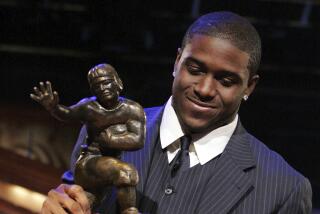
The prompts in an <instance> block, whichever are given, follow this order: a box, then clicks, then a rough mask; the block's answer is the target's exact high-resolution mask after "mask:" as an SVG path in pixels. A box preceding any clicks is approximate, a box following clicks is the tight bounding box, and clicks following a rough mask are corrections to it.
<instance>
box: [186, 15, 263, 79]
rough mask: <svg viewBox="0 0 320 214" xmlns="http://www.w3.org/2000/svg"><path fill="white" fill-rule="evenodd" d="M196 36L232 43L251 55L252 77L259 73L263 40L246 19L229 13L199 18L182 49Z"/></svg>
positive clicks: (190, 30) (187, 34) (249, 65)
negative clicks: (205, 36)
mask: <svg viewBox="0 0 320 214" xmlns="http://www.w3.org/2000/svg"><path fill="white" fill-rule="evenodd" d="M196 34H198V35H199V34H200V35H207V36H211V37H216V38H220V39H225V40H228V41H230V42H231V43H232V44H233V45H234V46H236V47H237V48H239V49H240V50H242V51H244V52H246V53H247V54H249V57H250V58H249V63H248V70H249V72H250V76H253V75H254V74H256V73H257V70H258V68H259V65H260V59H261V39H260V36H259V34H258V32H257V30H256V29H255V28H254V26H253V25H252V24H251V23H250V22H249V21H248V20H247V19H245V18H243V17H241V16H239V15H237V14H235V13H232V12H228V11H221V12H213V13H208V14H205V15H203V16H201V17H199V18H198V19H197V20H196V21H195V22H193V23H192V24H191V26H190V27H189V29H188V30H187V32H186V34H185V35H184V37H183V41H182V49H183V48H184V47H185V46H186V45H187V44H188V43H189V42H190V40H191V39H192V37H193V36H194V35H196Z"/></svg>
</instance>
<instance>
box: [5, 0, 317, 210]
mask: <svg viewBox="0 0 320 214" xmlns="http://www.w3.org/2000/svg"><path fill="white" fill-rule="evenodd" d="M218 10H231V11H233V12H236V13H238V14H240V15H243V16H245V17H247V18H248V19H249V20H250V21H251V22H252V23H253V24H254V26H255V27H256V28H257V30H258V31H259V33H260V35H261V38H262V44H263V56H262V63H261V66H260V75H261V80H260V82H259V85H258V87H257V89H256V91H255V93H254V95H253V96H251V97H250V99H249V101H248V102H247V103H245V104H244V105H243V106H242V109H241V113H240V116H241V120H242V123H243V124H244V125H245V127H246V128H247V129H248V130H249V131H250V132H251V133H253V134H254V135H255V136H257V137H258V138H259V139H261V140H262V141H264V142H265V143H266V144H267V145H268V146H269V147H271V148H272V149H274V150H276V151H277V152H279V153H281V154H282V155H283V157H284V158H285V159H286V160H287V161H288V162H289V163H290V164H291V165H292V166H293V167H294V168H296V169H297V170H299V171H300V172H302V173H303V174H304V175H305V176H306V177H308V178H309V179H310V181H311V183H312V186H313V190H314V205H315V207H320V170H319V166H318V164H319V161H320V156H319V155H318V149H320V146H319V144H318V143H319V142H320V141H319V139H320V137H319V134H318V129H319V128H318V124H319V115H320V114H319V113H320V111H319V109H320V95H319V89H320V84H318V82H319V80H320V60H319V57H320V41H319V38H320V2H319V1H316V0H315V1H311V0H310V1H303V0H255V1H252V0H241V1H240V0H237V1H235V0H202V1H201V0H179V1H178V0H175V1H174V0H161V1H160V0H158V1H155V0H131V1H128V0H113V1H111V0H104V1H102V0H100V1H99V0H28V1H25V0H0V23H1V33H0V58H1V60H0V72H1V76H0V92H1V100H0V106H1V108H0V110H1V113H0V116H1V118H0V128H1V124H2V127H7V129H6V128H3V129H2V130H12V129H14V128H10V127H13V126H14V124H21V123H22V122H23V124H25V125H24V126H22V127H21V128H20V130H19V131H21V129H26V128H27V129H28V130H29V131H28V133H29V134H28V136H27V137H25V138H21V139H20V140H19V142H20V143H22V144H25V146H24V147H23V148H24V149H25V150H27V153H26V152H20V154H21V153H22V154H23V155H24V156H26V157H31V158H32V159H34V160H35V161H37V160H40V162H41V160H43V159H44V158H43V157H42V156H41V155H38V156H37V155H32V154H31V153H32V152H34V151H35V149H32V146H33V145H35V144H34V143H33V141H34V140H33V139H35V138H37V137H36V136H37V135H38V134H39V133H40V131H32V132H30V130H31V128H30V125H28V124H29V123H28V121H30V122H31V123H32V124H36V122H35V121H42V123H41V124H51V126H53V127H54V130H55V131H54V132H53V133H51V135H50V136H51V137H47V138H45V139H47V141H48V142H50V140H51V141H52V136H56V135H57V133H61V132H63V130H64V131H65V130H69V129H65V127H66V126H65V125H62V123H60V122H56V121H55V120H54V119H52V118H50V116H48V114H47V113H46V112H44V110H43V109H41V108H40V107H39V106H38V105H37V104H35V103H34V102H33V101H31V99H30V98H29V93H30V92H31V90H32V88H33V86H34V85H36V84H38V82H39V81H41V80H50V81H51V82H52V83H53V86H54V88H55V89H56V90H57V91H58V92H59V94H60V100H61V103H63V104H66V105H71V104H73V103H75V102H77V101H78V100H79V99H81V98H82V97H86V96H89V95H90V91H89V88H88V84H87V81H86V73H87V71H88V70H89V69H90V68H91V67H92V66H94V65H96V64H98V63H103V62H107V63H110V64H112V65H113V66H114V67H115V68H116V69H117V70H118V73H119V75H120V77H121V78H122V79H123V82H124V84H125V90H124V92H123V94H122V95H123V96H125V97H128V98H130V99H134V100H136V101H138V102H140V103H141V104H142V105H143V106H144V107H148V106H154V105H161V104H163V103H164V102H165V101H166V100H167V99H168V97H169V95H170V90H171V82H172V67H173V63H174V59H175V54H176V51H177V48H178V47H179V46H180V42H181V38H182V36H183V34H184V32H185V30H186V29H187V27H188V26H189V24H190V23H191V22H192V21H193V20H194V19H195V18H197V17H198V16H200V15H201V14H204V13H207V12H211V11H218ZM43 118H45V119H43ZM43 121H44V122H43ZM8 123H10V125H9V126H8V125H7V124H8ZM52 124H53V125H52ZM51 126H50V127H49V128H48V129H52V128H51ZM8 127H9V128H8ZM59 127H60V128H59ZM61 127H63V128H62V130H61ZM67 127H68V128H70V126H69V125H68V126H67ZM72 127H75V128H71V129H72V130H75V131H74V132H72V137H70V139H68V142H63V144H64V145H66V144H67V145H68V146H67V148H68V149H65V150H66V153H67V154H66V155H65V157H64V159H63V158H62V159H63V160H61V164H54V163H53V161H50V160H49V161H48V160H47V161H42V162H45V164H47V165H48V166H51V165H53V166H54V167H56V168H59V169H62V170H63V169H65V168H67V164H68V163H67V160H66V159H67V158H66V157H67V156H68V155H69V152H70V151H71V148H72V144H73V143H74V140H75V138H76V133H77V131H78V128H79V127H78V126H77V125H74V126H72ZM30 133H32V134H30ZM1 134H2V135H3V136H4V135H5V134H6V132H5V131H2V133H1V129H0V146H1V140H2V141H5V140H6V141H8V140H7V139H10V138H13V137H15V136H14V135H15V134H14V133H13V134H12V135H13V137H12V136H7V138H6V139H4V138H3V137H2V138H1ZM30 135H31V137H30ZM23 139H26V140H23ZM63 139H65V138H63ZM62 141H63V140H62ZM64 141H66V140H64ZM41 142H42V143H43V144H46V143H47V142H46V140H41ZM2 143H3V144H5V145H6V144H10V142H9V143H8V142H2ZM4 148H8V146H4ZM10 151H13V152H15V149H14V148H11V150H10ZM55 151H56V152H57V151H59V149H56V150H55ZM47 153H48V154H49V153H50V152H47ZM57 153H59V152H57ZM26 154H27V155H26ZM48 154H47V155H48ZM41 157H42V158H41ZM0 158H1V157H0ZM52 159H54V158H52ZM4 177H5V176H4Z"/></svg>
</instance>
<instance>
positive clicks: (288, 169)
mask: <svg viewBox="0 0 320 214" xmlns="http://www.w3.org/2000/svg"><path fill="white" fill-rule="evenodd" d="M249 136H250V144H251V146H252V150H253V154H254V159H255V160H256V164H257V170H258V172H260V173H262V174H265V175H267V176H269V177H271V178H274V179H284V180H286V181H287V182H288V183H287V184H290V183H291V184H292V185H296V184H297V183H300V182H302V181H305V180H307V179H306V178H305V177H304V176H303V175H302V174H301V173H300V172H298V171H297V170H296V169H294V168H293V167H292V166H291V165H290V164H289V163H288V162H287V161H286V160H285V159H284V158H283V157H282V156H281V155H280V154H279V153H277V152H275V151H273V150H271V149H270V148H269V147H267V146H266V145H265V144H264V143H262V142H261V141H260V140H258V139H257V138H255V137H254V136H252V135H250V134H249Z"/></svg>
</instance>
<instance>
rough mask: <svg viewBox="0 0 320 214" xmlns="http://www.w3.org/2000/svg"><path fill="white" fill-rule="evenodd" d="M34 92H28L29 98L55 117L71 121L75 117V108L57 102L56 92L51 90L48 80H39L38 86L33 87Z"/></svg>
mask: <svg viewBox="0 0 320 214" xmlns="http://www.w3.org/2000/svg"><path fill="white" fill-rule="evenodd" d="M33 91H34V93H32V94H30V97H31V99H33V100H34V101H36V102H38V103H39V104H41V105H42V106H43V107H44V108H45V109H46V110H47V111H49V112H50V113H51V114H52V115H53V116H54V117H55V118H57V119H58V120H62V121H73V120H75V119H76V118H77V114H75V111H76V108H71V107H67V106H64V105H61V104H59V95H58V92H56V91H53V90H52V86H51V83H50V82H49V81H46V82H45V83H44V82H40V83H39V87H36V86H35V87H34V88H33Z"/></svg>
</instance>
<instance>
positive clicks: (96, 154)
mask: <svg viewBox="0 0 320 214" xmlns="http://www.w3.org/2000/svg"><path fill="white" fill-rule="evenodd" d="M88 81H89V85H90V89H91V91H92V93H93V94H94V95H95V97H89V98H85V99H82V100H81V101H80V102H78V103H77V104H75V105H73V106H70V107H67V106H63V105H61V104H59V96H58V93H57V92H56V91H53V90H52V87H51V83H50V82H49V81H47V82H45V83H43V82H40V87H39V88H38V87H34V88H33V89H34V94H30V97H31V98H32V99H33V100H35V101H37V102H38V103H40V104H41V105H42V106H43V107H44V108H45V109H46V110H47V111H49V112H50V113H51V114H52V115H53V116H54V117H55V118H57V119H59V120H62V121H81V122H82V123H83V124H85V126H86V128H87V131H88V137H87V142H86V144H87V145H88V147H83V149H82V152H81V155H80V157H79V159H78V161H77V163H76V167H75V172H74V177H75V183H76V184H79V185H80V186H82V187H83V188H84V189H85V190H86V191H87V192H88V194H87V195H88V197H89V200H90V201H91V204H98V203H99V202H100V200H101V199H102V198H101V196H102V195H103V192H104V188H105V187H110V186H115V187H116V188H117V199H118V203H119V205H120V210H121V213H123V214H125V213H138V210H137V208H136V206H135V205H136V191H135V186H136V184H137V183H138V180H139V178H138V172H137V170H136V169H135V167H134V166H132V165H130V164H128V163H125V162H123V161H121V160H119V158H120V154H121V151H131V150H137V149H140V148H142V147H143V145H144V139H145V130H146V127H145V123H146V117H145V113H144V110H143V108H142V107H141V106H140V105H139V104H138V103H136V102H134V101H131V100H128V99H125V98H121V97H119V93H120V92H121V90H122V89H123V84H122V81H121V79H120V78H119V76H118V74H117V72H116V70H115V69H114V68H113V67H112V66H111V65H108V64H100V65H97V66H95V67H93V68H92V69H91V70H90V71H89V72H88ZM92 206H93V205H92Z"/></svg>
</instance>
